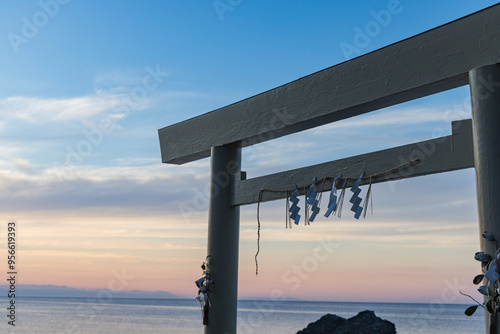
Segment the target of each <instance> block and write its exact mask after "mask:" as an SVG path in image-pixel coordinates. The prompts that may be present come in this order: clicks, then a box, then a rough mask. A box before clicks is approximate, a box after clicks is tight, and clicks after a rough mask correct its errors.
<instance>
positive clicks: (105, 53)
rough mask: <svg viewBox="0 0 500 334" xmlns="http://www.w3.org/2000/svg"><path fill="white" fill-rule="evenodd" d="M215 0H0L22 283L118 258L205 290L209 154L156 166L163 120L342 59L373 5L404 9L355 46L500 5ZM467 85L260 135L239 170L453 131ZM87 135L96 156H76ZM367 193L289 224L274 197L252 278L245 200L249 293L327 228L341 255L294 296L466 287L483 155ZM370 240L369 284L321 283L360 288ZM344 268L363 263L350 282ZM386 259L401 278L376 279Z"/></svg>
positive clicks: (244, 268)
mask: <svg viewBox="0 0 500 334" xmlns="http://www.w3.org/2000/svg"><path fill="white" fill-rule="evenodd" d="M215 3H216V4H218V5H219V6H222V5H221V3H223V4H225V6H228V7H218V8H219V10H218V9H217V8H216V7H215V6H214V2H213V1H196V2H195V1H175V2H174V1H145V2H141V3H139V2H132V1H105V2H104V1H78V0H71V1H67V0H66V1H62V0H60V2H57V1H55V0H53V1H50V0H47V1H40V2H36V1H33V2H18V1H4V2H2V3H1V4H0V8H1V10H0V35H1V36H2V38H1V39H0V50H1V52H0V73H2V75H1V76H0V138H1V143H2V145H0V152H1V154H0V189H1V190H2V191H1V192H0V199H1V201H0V210H1V211H0V212H2V217H4V218H2V220H4V221H5V220H7V219H15V220H17V221H18V222H19V224H20V226H21V233H22V234H21V241H20V242H22V247H23V249H24V250H25V251H24V252H25V253H24V254H25V255H24V257H25V262H24V263H25V264H24V266H25V267H24V269H23V270H24V279H25V282H26V283H27V284H28V283H29V284H60V285H68V286H75V287H88V288H100V287H102V286H105V285H106V282H107V280H108V279H109V276H110V274H109V270H108V268H117V270H118V269H120V268H122V267H126V268H127V270H128V271H130V272H133V273H135V276H136V279H135V280H134V281H133V283H131V285H130V289H141V290H147V289H148V288H151V289H156V290H168V291H170V292H173V293H177V294H178V295H181V296H190V295H191V294H193V295H194V294H195V291H194V289H193V287H194V285H193V284H191V283H190V282H191V281H193V280H194V279H196V278H197V276H198V275H200V274H201V272H200V270H199V264H200V263H201V261H202V260H203V259H204V257H205V255H206V228H207V226H206V218H207V212H206V209H207V206H206V202H204V201H201V202H199V203H198V204H199V205H198V207H197V208H196V210H195V211H194V212H192V214H191V213H190V214H189V215H188V217H189V219H185V216H183V215H182V213H181V210H180V208H181V207H183V205H189V206H190V207H193V205H194V204H193V203H194V201H195V199H196V198H198V197H200V196H201V197H203V189H204V187H205V186H206V184H207V182H208V165H209V160H208V159H204V160H201V161H199V162H194V163H190V164H187V165H184V166H170V165H163V164H161V160H160V150H159V144H158V137H157V129H159V128H162V127H164V126H167V125H170V124H173V123H176V122H179V121H182V120H184V119H187V118H190V117H194V116H197V115H200V114H203V113H205V112H208V111H211V110H213V109H216V108H218V107H222V106H224V105H227V104H230V103H233V102H236V101H238V100H241V99H243V98H246V97H249V96H252V95H255V94H258V93H260V92H262V91H265V90H267V89H270V88H273V87H276V86H278V85H281V84H285V83H287V82H289V81H291V80H295V79H297V78H300V77H302V76H305V75H308V74H310V73H313V72H315V71H318V70H321V69H324V68H326V67H329V66H332V65H335V64H338V63H341V62H343V61H346V60H347V59H346V54H345V52H343V51H342V48H341V45H345V44H349V45H355V43H356V34H357V31H358V30H357V29H361V30H363V29H366V27H367V26H369V25H370V23H372V22H375V21H376V19H375V16H374V13H380V12H381V11H383V10H384V11H387V10H388V8H389V9H391V8H392V10H393V13H392V14H391V15H390V18H388V19H387V20H386V24H384V25H385V26H380V29H379V31H378V32H377V33H376V34H373V36H372V37H370V38H369V39H368V40H365V43H364V45H363V46H359V45H358V47H357V49H359V52H356V53H355V54H352V56H356V55H361V54H364V53H367V52H370V51H373V50H376V49H378V48H380V47H383V46H386V45H388V44H391V43H394V42H397V41H399V40H402V39H404V38H408V37H411V36H413V35H415V34H418V33H421V32H423V31H426V30H429V29H431V28H434V27H436V26H438V25H441V24H445V23H447V22H449V21H451V20H454V19H457V18H460V17H462V16H465V15H468V14H470V13H473V12H475V11H477V10H480V9H483V8H486V7H488V6H491V5H494V4H495V2H493V1H408V0H402V1H399V2H398V1H356V2H347V1H346V2H338V1H336V2H334V1H313V2H311V1H272V2H269V1H266V2H264V1H245V0H238V1H237V0H232V1H226V0H222V1H220V2H218V3H217V2H215ZM44 8H45V9H44ZM220 8H226V10H225V11H223V12H221V10H220ZM47 12H48V13H49V14H51V15H49V14H47ZM379 15H380V14H379ZM30 27H31V30H30ZM33 28H35V30H33ZM20 41H22V42H20ZM343 43H344V44H343ZM153 73H154V74H153ZM144 82H146V83H147V88H146V86H145V84H144ZM467 97H468V87H462V88H458V89H455V90H452V91H449V92H445V93H442V94H438V95H435V96H430V97H427V98H423V99H419V100H416V101H412V102H409V103H406V104H403V105H398V106H394V107H391V108H388V109H385V110H381V111H377V112H374V113H371V114H369V115H364V116H360V117H356V118H354V119H349V120H345V121H342V122H339V123H338V124H333V125H325V126H322V127H319V128H316V129H311V130H308V131H306V132H304V133H298V134H294V135H292V136H288V137H285V138H280V139H278V140H275V141H273V142H269V143H263V144H259V145H256V146H254V147H252V148H248V149H245V150H244V161H243V164H244V166H243V167H244V169H245V170H247V171H248V173H249V177H254V176H258V175H265V174H267V173H271V172H277V171H281V170H287V169H290V168H295V167H300V166H307V165H309V164H313V163H320V162H324V161H329V160H334V159H337V158H341V157H347V156H350V155H354V154H359V153H365V152H370V151H374V150H378V149H383V148H389V147H393V146H397V145H401V144H405V143H410V142H415V141H419V140H425V139H429V138H431V137H432V135H433V131H434V130H436V129H437V130H439V131H441V132H443V134H447V133H450V132H451V127H450V122H451V121H452V120H456V119H463V118H468V117H470V103H469V100H468V99H467ZM102 124H107V125H106V126H108V127H109V128H106V126H102ZM104 128H106V129H107V133H104V131H103V129H104ZM86 134H87V135H86ZM193 135H196V134H193ZM84 142H89V143H90V146H89V144H85V143H84ZM79 149H80V150H82V151H81V152H87V153H85V154H79V158H75V156H74V155H71V152H77V151H78V150H79ZM77 153H78V152H77ZM69 155H70V156H72V157H73V158H68V156H69ZM65 163H66V164H65ZM56 166H59V167H56ZM61 168H62V170H63V172H61ZM61 173H63V176H62V177H61ZM365 190H366V189H365ZM200 194H201V195H200ZM197 196H198V197H197ZM374 203H375V214H374V216H370V217H369V218H367V220H366V221H363V222H355V221H354V220H353V219H350V218H349V217H346V218H345V219H342V220H341V221H336V222H335V223H332V222H329V221H327V220H322V221H319V222H318V224H316V226H310V227H308V228H307V229H306V228H303V227H300V228H298V229H296V230H294V231H293V233H289V232H290V231H284V229H283V226H282V225H283V224H282V221H283V220H284V217H282V212H283V210H282V209H283V207H284V203H283V202H281V201H277V202H273V203H268V204H265V205H264V206H263V217H264V221H265V222H266V225H264V230H263V240H262V243H263V244H262V245H263V252H262V253H261V261H262V267H261V268H262V272H263V273H262V274H261V277H259V278H255V277H254V275H253V255H254V252H255V235H256V221H255V206H248V207H244V208H243V209H242V232H241V248H240V252H241V255H240V261H241V263H240V268H241V269H240V283H241V284H240V292H241V295H243V296H266V295H268V294H269V291H270V289H272V288H273V287H276V286H280V285H283V284H284V283H283V280H282V276H283V274H284V273H286V272H287V270H288V269H287V268H291V267H292V266H293V265H294V263H295V262H294V261H296V262H297V261H298V263H300V261H301V259H302V258H303V257H304V256H306V255H307V254H309V253H310V252H311V251H312V250H313V249H315V247H318V245H317V241H316V238H318V236H321V235H325V234H328V235H330V234H331V235H332V238H335V239H336V240H337V239H338V240H339V241H338V242H339V244H340V247H339V250H338V253H337V252H336V253H335V254H334V255H332V257H331V258H329V259H328V262H325V263H323V264H321V266H320V267H319V268H318V270H317V271H315V272H314V273H311V275H310V277H309V278H308V279H307V280H305V281H304V282H303V284H302V285H301V287H300V289H298V290H293V291H288V294H289V296H290V297H298V298H309V299H321V298H328V299H330V300H331V299H336V300H348V299H350V300H362V299H363V298H365V299H370V300H382V301H389V300H396V301H405V300H412V301H415V300H416V301H423V302H430V301H432V300H433V299H435V298H439V295H440V292H441V291H442V289H443V288H444V287H446V283H443V282H444V280H449V281H453V280H455V279H458V280H459V281H460V283H461V284H463V285H466V286H468V289H469V290H470V291H472V292H471V293H473V287H472V286H471V285H472V284H471V279H472V277H474V275H475V274H476V271H479V267H478V266H477V264H476V263H475V262H474V261H473V260H472V257H473V254H474V252H475V251H476V250H477V247H478V237H477V215H476V207H475V205H476V204H475V191H474V173H473V171H472V170H466V171H460V172H455V173H449V174H444V175H434V176H429V177H423V178H419V179H415V180H407V181H402V182H397V183H391V184H385V185H377V186H375V187H374ZM39 236H43V238H40V237H39ZM23 240H24V241H23ZM395 249H400V251H399V252H397V253H398V256H396V255H394V252H395ZM283 250H289V251H287V252H284V251H283ZM366 254H372V256H373V258H371V259H370V261H369V263H370V265H368V268H369V269H370V270H372V271H370V273H371V274H370V275H371V276H373V277H377V279H376V280H374V282H376V283H366V282H364V284H366V285H367V287H369V288H371V292H370V293H363V294H359V295H356V294H355V295H353V296H349V295H348V294H346V293H345V292H344V291H342V289H341V290H339V291H337V290H335V289H330V290H329V291H328V293H326V294H325V293H324V292H323V290H320V289H319V288H318V286H320V285H321V284H322V282H324V279H325V277H330V276H332V275H333V276H336V277H339V278H338V279H339V280H340V281H339V284H341V283H342V284H346V285H347V286H350V287H355V286H356V284H360V283H361V282H363V281H364V280H363V277H364V275H365V273H363V271H362V270H361V268H359V267H357V266H353V265H352V264H351V261H352V259H349V257H351V256H354V257H356V258H360V257H363V256H366ZM437 254H439V255H437ZM277 258H284V259H286V260H283V261H281V262H280V263H276V259H277ZM348 259H349V260H348ZM409 263H414V266H411V265H409ZM266 268H267V271H268V274H266ZM51 270H52V273H51ZM54 270H55V271H56V272H57V273H58V275H55V274H54V273H53V272H54ZM349 273H350V274H353V275H354V276H355V277H356V278H355V279H353V280H352V281H351V282H349V281H346V282H344V281H342V280H341V278H340V277H342V276H343V275H344V277H345V275H347V274H349ZM384 273H385V274H384ZM388 273H392V274H391V275H392V276H391V277H392V278H391V279H392V280H393V281H388V282H385V283H381V282H384V279H383V278H384V277H385V276H384V275H386V274H387V275H388ZM423 273H429V275H424V274H423ZM402 282H406V283H407V285H406V286H405V285H404V284H403V283H402ZM419 282H421V284H420V283H419ZM380 284H382V285H380ZM384 284H385V285H384ZM191 285H193V286H191ZM285 286H286V284H285ZM391 287H394V289H395V290H394V291H396V292H395V293H393V294H389V293H387V291H389V290H390V288H391ZM377 289H378V290H380V291H385V293H382V292H378V291H377ZM191 290H192V291H191ZM464 290H466V288H464ZM412 291H416V292H412ZM460 300H462V299H458V297H457V299H456V300H454V301H460ZM462 301H463V300H462Z"/></svg>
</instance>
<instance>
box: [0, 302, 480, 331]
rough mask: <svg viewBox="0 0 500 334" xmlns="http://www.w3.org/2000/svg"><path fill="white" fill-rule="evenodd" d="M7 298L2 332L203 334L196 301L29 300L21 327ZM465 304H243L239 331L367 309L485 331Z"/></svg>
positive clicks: (427, 324)
mask: <svg viewBox="0 0 500 334" xmlns="http://www.w3.org/2000/svg"><path fill="white" fill-rule="evenodd" d="M7 302H8V300H7V299H6V298H0V303H1V304H0V305H1V309H2V310H3V311H2V313H4V314H3V315H2V317H1V318H0V319H2V323H0V333H74V334H78V333H82V334H83V333H120V334H132V333H140V334H146V333H188V334H191V333H193V334H194V333H197V334H199V333H203V326H202V324H201V312H200V308H199V306H198V304H197V303H196V302H195V301H194V300H183V299H118V298H115V299H112V300H110V301H109V302H106V303H98V302H96V301H95V300H94V301H92V300H87V299H86V298H23V299H18V300H17V304H18V305H17V309H16V311H17V314H16V327H15V328H11V326H9V325H8V324H7V317H6V315H7V310H6V307H7ZM465 308H466V306H465V305H431V304H429V305H428V304H387V303H331V302H302V301H286V302H271V301H240V302H239V305H238V318H239V319H238V321H239V323H238V333H239V334H248V333H265V334H278V333H279V334H281V333H287V334H294V333H296V332H297V331H298V330H300V329H302V328H304V327H306V326H307V324H308V323H310V322H312V321H315V320H317V319H319V318H320V317H321V316H322V315H324V314H326V313H333V314H337V315H339V316H341V317H344V318H348V317H352V316H354V315H356V314H357V313H358V312H360V311H363V310H373V311H375V314H376V315H377V316H379V317H381V318H383V319H387V320H390V321H392V322H393V323H395V324H396V330H397V332H398V333H400V334H414V333H439V334H452V333H453V334H473V333H484V329H483V328H484V322H483V313H482V312H480V311H479V310H478V312H477V314H475V315H474V316H472V317H467V316H466V315H464V310H465Z"/></svg>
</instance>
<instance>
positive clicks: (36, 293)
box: [0, 284, 178, 299]
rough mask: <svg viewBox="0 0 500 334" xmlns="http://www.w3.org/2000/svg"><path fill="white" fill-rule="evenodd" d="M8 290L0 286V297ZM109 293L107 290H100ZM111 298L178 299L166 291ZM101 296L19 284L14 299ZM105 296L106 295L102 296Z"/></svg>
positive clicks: (94, 292)
mask: <svg viewBox="0 0 500 334" xmlns="http://www.w3.org/2000/svg"><path fill="white" fill-rule="evenodd" d="M8 290H9V286H8V285H0V296H2V297H4V296H7V291H8ZM102 290H106V291H108V292H109V290H107V289H102ZM111 293H112V297H113V298H153V299H155V298H156V299H170V298H178V297H177V296H176V295H174V294H172V293H170V292H167V291H142V290H132V291H120V292H111ZM101 295H103V292H102V291H101V290H100V289H96V290H91V289H77V288H70V287H67V286H64V285H62V286H61V285H31V284H19V285H17V286H16V297H21V298H22V297H80V298H97V297H98V296H101ZM104 296H107V294H104Z"/></svg>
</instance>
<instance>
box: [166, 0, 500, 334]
mask: <svg viewBox="0 0 500 334" xmlns="http://www.w3.org/2000/svg"><path fill="white" fill-rule="evenodd" d="M499 63H500V4H497V5H494V6H491V7H488V8H486V9H484V10H481V11H479V12H476V13H474V14H471V15H469V16H466V17H463V18H461V19H459V20H456V21H453V22H450V23H448V24H445V25H442V26H440V27H438V28H435V29H432V30H429V31H427V32H424V33H422V34H419V35H416V36H413V37H411V38H408V39H405V40H403V41H400V42H398V43H395V44H392V45H389V46H387V47H384V48H382V49H379V50H377V51H374V52H371V53H368V54H366V55H363V56H360V57H357V58H355V59H352V60H349V61H346V62H344V63H341V64H338V65H336V66H333V67H329V68H327V69H324V70H322V71H319V72H316V73H313V74H311V75H309V76H306V77H303V78H301V79H298V80H295V81H292V82H290V83H288V84H285V85H283V86H280V87H277V88H274V89H271V90H269V91H266V92H264V93H261V94H259V95H256V96H253V97H251V98H248V99H245V100H243V101H240V102H237V103H234V104H231V105H228V106H226V107H223V108H220V109H217V110H215V111H212V112H210V113H206V114H204V115H201V116H198V117H195V118H192V119H189V120H186V121H184V122H181V123H177V124H174V125H171V126H168V127H165V128H163V129H160V130H159V138H160V146H161V154H162V162H164V163H171V164H183V163H187V162H190V161H195V160H198V159H201V158H205V157H208V156H211V191H210V192H211V197H210V206H209V210H210V211H209V227H208V254H209V255H210V256H211V263H210V274H211V279H212V280H213V281H214V284H213V285H212V287H211V293H210V303H211V307H209V310H208V324H207V325H206V326H205V333H206V334H222V333H236V303H237V283H238V247H239V217H240V214H239V213H240V211H239V206H240V205H245V204H251V203H256V202H257V201H258V200H259V199H260V200H261V201H270V200H275V199H280V198H285V197H286V192H281V193H280V192H266V193H262V192H261V190H262V189H264V188H266V189H289V190H293V189H294V185H295V184H297V185H298V186H299V188H301V189H303V188H304V187H305V186H306V185H308V184H310V183H311V180H312V179H313V177H317V178H318V179H322V178H325V177H329V176H335V175H337V174H338V173H339V172H341V173H342V174H343V176H345V177H347V178H350V179H356V178H357V177H358V176H359V174H354V173H358V172H359V170H360V168H361V166H363V167H362V168H363V169H364V171H365V172H366V174H367V175H379V176H378V177H375V178H373V179H372V182H373V183H378V182H384V181H389V180H398V179H404V178H409V177H415V176H421V175H428V174H433V173H441V172H446V171H453V170H459V169H464V168H472V167H475V170H476V184H477V201H478V211H479V232H480V233H482V232H483V231H489V232H490V233H492V234H493V235H494V236H495V237H497V239H500V173H499V172H500V170H499V168H500V64H499ZM467 84H469V85H470V90H471V97H472V121H471V120H464V121H459V122H453V123H452V128H453V131H452V135H450V136H445V137H440V138H435V139H432V140H427V141H424V142H420V143H416V144H410V145H405V146H400V147H396V148H392V149H388V150H383V151H378V152H373V153H369V154H363V155H359V156H355V157H351V158H347V159H342V160H337V161H331V162H327V163H323V164H319V165H314V166H309V167H306V168H299V169H294V170H290V171H286V172H282V173H277V174H272V175H267V176H263V177H258V178H253V179H248V180H247V179H246V174H245V173H244V172H241V166H240V164H241V147H245V146H249V145H253V144H256V143H260V142H264V141H267V140H271V139H274V138H277V137H281V136H285V135H288V134H291V133H295V132H299V131H302V130H306V129H310V128H313V127H316V126H319V125H323V124H326V123H330V122H335V121H338V120H342V119H346V118H349V117H353V116H357V115H361V114H364V113H368V112H371V111H374V110H377V109H381V108H385V107H389V106H392V105H396V104H398V103H402V102H406V101H410V100H413V99H417V98H420V97H424V96H427V95H431V94H435V93H439V92H442V91H445V90H449V89H452V88H456V87H460V86H464V85H467ZM284 110H286V111H287V113H289V114H292V115H294V118H293V119H288V120H287V121H286V122H281V123H280V125H281V126H276V124H277V117H278V116H280V114H277V113H276V111H279V112H282V111H284ZM401 157H403V159H401ZM401 161H407V162H412V161H414V162H418V163H416V164H410V165H411V166H407V168H405V169H404V170H398V171H397V172H396V171H394V172H393V173H390V174H387V173H386V172H387V171H390V170H394V168H395V167H397V166H398V165H401ZM366 183H367V180H363V183H362V184H366ZM291 185H292V187H291ZM331 186H332V182H331V181H328V182H325V183H324V184H320V185H317V188H316V189H319V190H320V191H326V190H329V188H331ZM346 186H350V184H347V185H346ZM302 193H303V192H302ZM259 197H260V198H259ZM480 240H481V241H480V243H481V250H482V251H484V252H487V253H488V254H490V255H491V256H494V255H495V251H496V249H495V246H494V245H493V243H488V242H485V241H484V240H483V238H480ZM485 320H486V331H487V333H496V334H500V326H499V328H497V329H495V328H494V327H496V325H495V323H496V316H490V315H489V314H488V313H485ZM490 326H491V327H492V328H490Z"/></svg>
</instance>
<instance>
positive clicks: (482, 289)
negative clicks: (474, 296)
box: [477, 285, 488, 296]
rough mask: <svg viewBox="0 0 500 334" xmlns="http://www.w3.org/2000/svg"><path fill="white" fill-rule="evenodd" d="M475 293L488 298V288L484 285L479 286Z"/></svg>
mask: <svg viewBox="0 0 500 334" xmlns="http://www.w3.org/2000/svg"><path fill="white" fill-rule="evenodd" d="M477 291H479V293H481V294H482V295H485V296H488V287H487V286H486V285H481V286H480V287H479V289H477Z"/></svg>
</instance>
